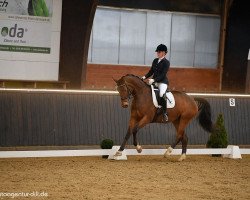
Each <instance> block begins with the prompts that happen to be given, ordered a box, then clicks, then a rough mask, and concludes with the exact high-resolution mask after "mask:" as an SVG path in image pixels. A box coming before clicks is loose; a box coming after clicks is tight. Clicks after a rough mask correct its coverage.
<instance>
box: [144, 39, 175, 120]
mask: <svg viewBox="0 0 250 200" xmlns="http://www.w3.org/2000/svg"><path fill="white" fill-rule="evenodd" d="M155 52H157V58H155V59H154V60H153V63H152V67H151V68H150V70H149V72H148V73H147V74H146V75H145V76H143V77H142V78H141V79H142V80H145V79H147V78H149V77H150V76H152V75H153V78H151V79H149V80H148V83H149V85H152V84H153V83H154V84H155V85H156V86H158V88H159V90H160V102H159V103H160V105H161V106H162V109H163V119H164V121H168V114H167V108H166V90H167V88H168V84H169V82H168V78H167V72H168V69H169V65H170V63H169V61H168V60H167V59H166V57H165V56H166V55H167V52H168V49H167V47H166V45H164V44H160V45H158V46H157V48H156V50H155Z"/></svg>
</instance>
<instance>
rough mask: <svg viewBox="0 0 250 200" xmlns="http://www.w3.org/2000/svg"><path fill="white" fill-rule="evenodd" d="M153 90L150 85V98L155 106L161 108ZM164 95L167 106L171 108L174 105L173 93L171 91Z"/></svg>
mask: <svg viewBox="0 0 250 200" xmlns="http://www.w3.org/2000/svg"><path fill="white" fill-rule="evenodd" d="M154 90H155V89H154V87H153V86H152V85H151V91H152V99H153V103H154V106H155V107H156V108H161V105H159V104H158V102H157V99H156V96H155V92H154ZM166 96H167V108H173V107H174V106H175V100H174V95H173V94H172V92H167V93H166Z"/></svg>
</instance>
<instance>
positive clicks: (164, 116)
mask: <svg viewBox="0 0 250 200" xmlns="http://www.w3.org/2000/svg"><path fill="white" fill-rule="evenodd" d="M166 104H167V102H166V98H165V97H164V96H163V97H161V106H162V111H163V120H164V121H165V122H167V121H168V114H167V105H166Z"/></svg>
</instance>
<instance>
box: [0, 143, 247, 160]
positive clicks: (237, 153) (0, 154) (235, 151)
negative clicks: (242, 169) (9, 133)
mask: <svg viewBox="0 0 250 200" xmlns="http://www.w3.org/2000/svg"><path fill="white" fill-rule="evenodd" d="M118 149H119V146H113V148H112V149H91V150H90V149H88V150H40V151H0V158H30V157H74V156H102V155H109V159H114V156H113V155H114V154H115V152H116V151H117V150H118ZM165 151H166V149H143V150H142V152H141V153H137V151H136V150H135V149H125V150H124V151H123V155H122V156H120V157H119V158H117V160H127V155H137V156H138V155H163V154H164V153H165ZM212 154H222V155H223V157H228V158H233V159H238V158H241V154H250V149H240V148H239V147H238V146H233V145H229V146H228V147H227V148H220V149H187V155H212ZM171 155H181V149H174V150H173V152H172V153H171Z"/></svg>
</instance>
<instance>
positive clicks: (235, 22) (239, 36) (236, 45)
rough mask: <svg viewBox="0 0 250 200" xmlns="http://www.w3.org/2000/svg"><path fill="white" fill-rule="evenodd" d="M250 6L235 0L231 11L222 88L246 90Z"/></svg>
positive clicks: (249, 45) (224, 89) (249, 38)
mask: <svg viewBox="0 0 250 200" xmlns="http://www.w3.org/2000/svg"><path fill="white" fill-rule="evenodd" d="M249 17H250V6H249V5H248V1H241V0H234V1H233V4H232V6H231V9H230V11H229V16H228V24H227V33H226V44H225V57H224V71H223V81H222V90H223V91H230V92H245V87H246V74H247V57H248V51H249V48H250V20H249V19H250V18H249Z"/></svg>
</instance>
